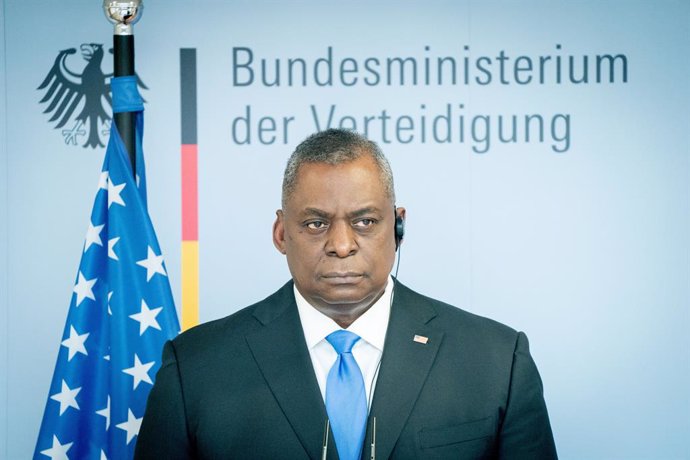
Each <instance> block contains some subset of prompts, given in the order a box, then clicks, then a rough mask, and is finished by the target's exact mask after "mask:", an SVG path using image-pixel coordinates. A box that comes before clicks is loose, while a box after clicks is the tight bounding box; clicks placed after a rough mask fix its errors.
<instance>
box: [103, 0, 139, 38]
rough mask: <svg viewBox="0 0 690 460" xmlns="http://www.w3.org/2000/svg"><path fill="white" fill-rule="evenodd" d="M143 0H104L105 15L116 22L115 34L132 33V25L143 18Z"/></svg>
mask: <svg viewBox="0 0 690 460" xmlns="http://www.w3.org/2000/svg"><path fill="white" fill-rule="evenodd" d="M143 9H144V2H143V1H142V0H103V11H105V16H106V17H107V18H108V20H110V22H112V23H113V24H115V35H132V25H134V24H136V22H137V21H138V20H139V19H140V18H141V14H142V10H143Z"/></svg>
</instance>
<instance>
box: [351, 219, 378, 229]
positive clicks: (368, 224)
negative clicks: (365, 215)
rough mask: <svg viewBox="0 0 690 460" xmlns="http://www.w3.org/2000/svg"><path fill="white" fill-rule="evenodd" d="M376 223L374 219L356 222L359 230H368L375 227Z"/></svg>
mask: <svg viewBox="0 0 690 460" xmlns="http://www.w3.org/2000/svg"><path fill="white" fill-rule="evenodd" d="M375 223H376V221H375V220H374V219H360V220H358V221H357V222H355V227H359V228H368V227H371V226H372V225H374V224H375Z"/></svg>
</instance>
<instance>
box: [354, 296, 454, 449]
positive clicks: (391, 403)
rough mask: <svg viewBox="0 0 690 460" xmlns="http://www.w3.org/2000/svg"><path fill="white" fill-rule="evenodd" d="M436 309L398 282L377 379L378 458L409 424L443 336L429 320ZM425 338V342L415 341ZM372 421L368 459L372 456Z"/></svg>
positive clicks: (373, 410) (372, 413) (374, 413)
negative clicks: (408, 421)
mask: <svg viewBox="0 0 690 460" xmlns="http://www.w3.org/2000/svg"><path fill="white" fill-rule="evenodd" d="M435 316H436V312H435V310H434V309H433V307H431V305H429V304H427V303H426V302H424V301H423V297H421V296H419V295H417V294H414V293H413V292H412V291H410V290H409V289H407V288H406V287H405V286H402V285H401V284H400V283H398V282H396V285H395V291H394V299H393V306H392V308H391V316H390V320H389V324H388V332H387V334H386V341H385V345H384V352H383V357H382V360H381V370H380V372H379V377H378V380H377V382H376V390H375V392H374V400H373V402H372V407H371V411H370V420H372V419H373V417H376V457H377V458H388V457H390V455H391V452H392V451H393V447H394V446H395V443H396V442H397V440H398V437H400V433H401V431H402V429H403V427H404V426H405V424H406V423H407V419H408V417H409V415H410V412H411V411H412V408H413V407H414V404H415V401H416V400H417V397H418V395H419V392H420V391H421V389H422V386H423V385H424V382H425V381H426V378H427V376H428V375H429V371H430V370H431V366H432V364H433V362H434V359H435V357H436V353H437V352H438V349H439V346H440V344H441V341H442V339H443V332H441V331H438V330H436V329H435V328H433V327H431V326H429V325H428V324H427V323H428V322H429V321H430V320H431V319H432V318H433V317H435ZM415 335H417V336H420V337H426V338H427V339H428V340H427V342H426V343H420V342H418V341H415V340H414V337H415ZM420 340H421V341H423V339H420ZM370 430H371V423H369V426H368V428H367V436H366V438H365V439H366V441H365V458H369V456H370V454H369V450H370V443H371V432H370Z"/></svg>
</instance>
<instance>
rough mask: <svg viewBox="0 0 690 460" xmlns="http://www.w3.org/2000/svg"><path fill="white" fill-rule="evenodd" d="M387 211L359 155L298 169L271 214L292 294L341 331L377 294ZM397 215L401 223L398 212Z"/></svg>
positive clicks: (385, 257) (385, 270) (386, 256)
mask: <svg viewBox="0 0 690 460" xmlns="http://www.w3.org/2000/svg"><path fill="white" fill-rule="evenodd" d="M393 206H394V204H393V202H392V201H391V198H390V197H389V196H388V195H387V194H386V190H385V188H384V186H383V184H382V183H381V174H380V172H379V169H378V167H377V165H376V163H375V161H374V160H373V159H372V158H371V157H369V156H366V155H365V156H362V157H360V158H359V159H357V160H354V161H351V162H347V163H343V164H340V165H335V166H333V165H328V164H325V163H306V164H303V165H302V166H301V167H300V169H299V170H298V173H297V181H296V187H295V189H294V191H293V193H292V195H291V196H290V197H289V198H288V199H287V202H286V203H285V209H283V210H282V211H278V213H277V215H278V217H277V219H276V222H275V224H274V227H273V241H274V244H275V246H276V248H278V250H279V251H280V252H282V253H283V254H285V255H286V256H287V262H288V266H289V268H290V273H291V274H292V277H293V279H294V281H295V284H296V286H297V289H298V290H299V291H300V293H301V294H302V295H303V296H304V297H305V298H306V299H307V300H308V301H309V302H310V303H311V304H312V305H314V306H315V307H316V308H317V309H319V310H320V311H321V312H322V313H324V314H326V315H327V316H330V317H331V318H333V319H334V320H336V322H338V323H339V324H341V325H342V323H345V324H347V325H349V324H350V323H351V322H352V321H354V319H356V318H357V317H359V315H361V314H362V313H363V312H364V311H366V310H367V309H368V308H369V307H370V306H371V305H372V304H373V302H374V301H375V300H377V299H378V298H379V297H380V296H381V294H382V293H383V290H384V288H385V286H386V282H387V280H388V275H389V273H390V271H391V268H392V266H393V261H394V259H395V239H394V231H393V227H394V221H395V216H394V211H393ZM398 212H399V213H401V214H402V215H403V217H404V209H402V208H399V211H398ZM348 318H349V320H348ZM345 327H346V326H345Z"/></svg>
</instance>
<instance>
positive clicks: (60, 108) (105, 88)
mask: <svg viewBox="0 0 690 460" xmlns="http://www.w3.org/2000/svg"><path fill="white" fill-rule="evenodd" d="M80 50H81V55H82V57H83V58H84V60H86V66H85V67H84V70H82V73H77V72H74V71H72V70H70V68H69V67H68V66H67V58H68V57H69V56H70V55H73V54H75V53H76V52H77V50H76V49H74V48H69V49H65V50H62V51H60V53H59V54H58V55H57V57H56V58H55V61H54V62H53V67H52V68H51V69H50V71H49V72H48V75H46V77H45V79H44V80H43V83H41V84H40V86H39V87H38V88H37V89H38V90H39V91H41V90H45V95H44V96H43V98H42V99H41V101H40V103H41V104H43V103H48V106H47V107H46V109H45V110H44V111H43V113H49V114H52V115H51V117H50V122H57V124H56V125H55V129H60V128H62V127H64V126H65V125H66V124H67V123H68V122H69V121H70V120H71V119H72V116H73V114H74V113H75V111H76V110H77V109H78V108H80V107H81V111H80V112H79V114H78V115H77V116H76V117H74V125H73V127H72V128H70V129H63V130H62V135H63V136H64V138H65V143H66V144H73V145H76V144H77V137H78V136H83V135H86V131H85V130H84V127H85V126H86V127H88V138H87V139H86V142H85V143H84V144H83V146H84V147H85V148H86V147H92V148H96V147H103V146H104V144H103V142H101V134H103V135H107V133H108V131H109V129H108V128H109V126H110V121H111V117H110V115H108V114H109V113H110V112H111V111H112V108H111V107H112V99H111V96H110V80H109V79H110V77H112V76H113V74H112V73H109V74H106V73H103V70H101V64H102V62H103V55H104V51H103V45H102V44H100V43H84V44H82V45H81V46H80ZM109 51H110V52H111V53H112V49H111V50H109ZM137 81H138V84H139V86H140V87H141V88H144V89H148V88H147V87H146V85H144V84H143V82H142V81H141V80H140V79H138V78H137ZM99 125H105V128H104V130H103V132H99Z"/></svg>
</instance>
